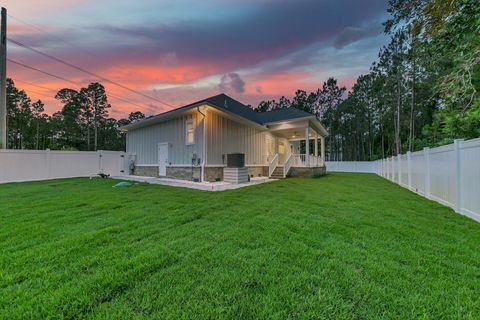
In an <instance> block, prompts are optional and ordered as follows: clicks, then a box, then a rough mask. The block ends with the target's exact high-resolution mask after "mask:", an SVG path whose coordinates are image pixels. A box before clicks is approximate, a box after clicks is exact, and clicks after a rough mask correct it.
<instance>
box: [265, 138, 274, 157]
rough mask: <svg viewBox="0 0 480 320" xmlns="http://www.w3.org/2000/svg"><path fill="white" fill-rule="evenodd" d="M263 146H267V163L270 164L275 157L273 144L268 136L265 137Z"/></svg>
mask: <svg viewBox="0 0 480 320" xmlns="http://www.w3.org/2000/svg"><path fill="white" fill-rule="evenodd" d="M265 144H266V146H267V162H270V161H272V159H273V157H274V156H275V144H274V142H273V138H272V137H270V136H265Z"/></svg>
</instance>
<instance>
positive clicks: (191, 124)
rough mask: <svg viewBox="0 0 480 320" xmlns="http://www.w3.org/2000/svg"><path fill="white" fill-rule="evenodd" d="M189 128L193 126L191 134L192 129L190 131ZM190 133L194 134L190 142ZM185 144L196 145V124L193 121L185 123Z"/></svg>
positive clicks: (189, 120) (188, 120)
mask: <svg viewBox="0 0 480 320" xmlns="http://www.w3.org/2000/svg"><path fill="white" fill-rule="evenodd" d="M189 126H191V132H189V131H190V129H189ZM189 133H191V134H192V141H191V142H190V141H188V136H189ZM185 144H186V145H187V146H191V145H193V144H195V123H194V122H193V119H187V120H186V121H185Z"/></svg>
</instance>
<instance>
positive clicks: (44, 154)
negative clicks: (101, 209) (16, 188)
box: [0, 150, 127, 183]
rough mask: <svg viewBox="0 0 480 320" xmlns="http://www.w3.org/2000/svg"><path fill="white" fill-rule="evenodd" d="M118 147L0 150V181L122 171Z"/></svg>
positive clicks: (121, 160)
mask: <svg viewBox="0 0 480 320" xmlns="http://www.w3.org/2000/svg"><path fill="white" fill-rule="evenodd" d="M125 159H126V158H125V153H124V152H120V151H96V152H95V151H50V150H0V183H5V182H20V181H34V180H47V179H56V178H74V177H88V176H91V175H96V174H98V173H100V172H102V173H105V174H110V175H112V176H121V175H124V174H125V172H127V171H126V162H125Z"/></svg>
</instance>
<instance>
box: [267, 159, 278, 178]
mask: <svg viewBox="0 0 480 320" xmlns="http://www.w3.org/2000/svg"><path fill="white" fill-rule="evenodd" d="M277 165H278V153H276V154H275V156H274V157H273V159H272V161H270V163H269V164H268V177H269V178H270V177H271V176H272V173H273V171H275V168H276V167H277Z"/></svg>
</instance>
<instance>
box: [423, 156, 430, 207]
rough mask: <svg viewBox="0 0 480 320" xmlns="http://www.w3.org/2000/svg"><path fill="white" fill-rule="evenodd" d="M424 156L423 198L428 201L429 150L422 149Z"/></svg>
mask: <svg viewBox="0 0 480 320" xmlns="http://www.w3.org/2000/svg"><path fill="white" fill-rule="evenodd" d="M423 153H424V154H425V198H427V199H430V148H429V147H425V148H423Z"/></svg>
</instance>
